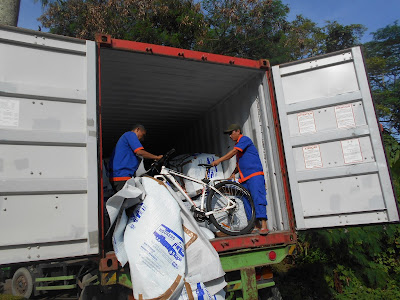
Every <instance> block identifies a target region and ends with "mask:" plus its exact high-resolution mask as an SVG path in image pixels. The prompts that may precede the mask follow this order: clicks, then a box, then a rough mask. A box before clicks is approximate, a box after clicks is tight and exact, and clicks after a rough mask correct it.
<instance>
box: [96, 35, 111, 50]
mask: <svg viewBox="0 0 400 300" xmlns="http://www.w3.org/2000/svg"><path fill="white" fill-rule="evenodd" d="M95 40H96V42H97V43H98V44H99V45H100V46H106V47H111V35H109V34H100V33H98V34H96V38H95Z"/></svg>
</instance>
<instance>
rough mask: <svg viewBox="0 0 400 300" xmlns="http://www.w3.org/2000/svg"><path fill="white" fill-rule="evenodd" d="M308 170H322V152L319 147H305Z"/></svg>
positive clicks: (304, 152) (304, 153)
mask: <svg viewBox="0 0 400 300" xmlns="http://www.w3.org/2000/svg"><path fill="white" fill-rule="evenodd" d="M303 155H304V162H305V165H306V169H314V168H322V158H321V151H320V150H319V145H312V146H306V147H303Z"/></svg>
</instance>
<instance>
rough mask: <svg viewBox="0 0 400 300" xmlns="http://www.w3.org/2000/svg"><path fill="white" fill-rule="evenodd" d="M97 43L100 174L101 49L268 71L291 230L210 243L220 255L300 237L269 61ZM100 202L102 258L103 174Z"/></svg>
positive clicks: (102, 38)
mask: <svg viewBox="0 0 400 300" xmlns="http://www.w3.org/2000/svg"><path fill="white" fill-rule="evenodd" d="M95 41H96V43H97V46H98V47H97V49H98V53H97V55H98V89H99V98H98V99H99V147H100V149H99V155H100V159H99V161H100V174H102V169H103V165H102V163H101V162H102V160H103V152H102V127H101V59H100V52H101V51H100V50H101V48H102V47H105V48H112V49H116V50H127V51H134V52H143V53H149V54H156V55H164V56H169V57H180V58H182V59H191V60H197V61H204V62H211V63H218V64H224V65H234V66H239V67H247V68H254V69H265V70H266V76H267V80H268V86H269V93H270V97H271V105H272V112H273V116H274V120H275V132H276V134H277V141H278V145H277V146H278V149H279V158H280V159H279V162H280V166H281V171H282V179H283V185H284V190H285V199H286V206H287V210H288V217H289V227H290V231H285V232H276V233H270V234H269V235H267V236H261V235H244V236H236V237H232V236H229V237H226V238H218V239H215V240H212V241H211V244H212V245H213V247H214V248H215V250H217V252H227V251H233V250H240V249H244V248H246V249H248V248H258V247H265V246H270V245H271V246H272V245H287V244H294V243H296V240H297V236H296V232H295V226H294V219H293V217H294V216H293V209H292V205H291V199H290V192H289V187H288V181H287V175H286V174H287V172H286V165H285V158H284V155H283V145H282V142H281V140H280V139H281V133H280V129H279V121H278V111H277V108H276V105H275V96H274V95H275V94H274V89H273V87H272V74H271V70H270V63H269V61H268V60H266V59H260V60H252V59H245V58H238V57H231V56H225V55H219V54H212V53H206V52H199V51H193V50H186V49H180V48H174V47H167V46H159V45H154V44H147V43H140V42H133V41H126V40H119V39H113V38H111V36H110V35H104V34H98V35H96V38H95ZM100 197H101V198H100V199H101V201H100V202H101V209H100V211H101V248H102V249H101V257H103V258H104V257H105V252H104V234H105V233H104V221H103V220H104V197H103V178H102V176H101V175H100Z"/></svg>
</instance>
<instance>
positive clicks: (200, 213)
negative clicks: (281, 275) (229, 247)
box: [148, 149, 256, 235]
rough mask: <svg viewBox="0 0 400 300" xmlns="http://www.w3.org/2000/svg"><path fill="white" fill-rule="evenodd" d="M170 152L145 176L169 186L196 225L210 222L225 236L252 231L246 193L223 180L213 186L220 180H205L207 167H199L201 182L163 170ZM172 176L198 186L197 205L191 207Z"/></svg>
mask: <svg viewBox="0 0 400 300" xmlns="http://www.w3.org/2000/svg"><path fill="white" fill-rule="evenodd" d="M173 152H175V149H172V150H170V151H169V152H168V153H166V154H165V155H164V156H163V158H162V159H160V160H159V161H157V162H154V163H153V164H152V166H151V167H150V170H149V171H148V174H149V175H151V176H154V177H155V178H157V179H159V180H161V181H163V182H168V183H169V184H170V185H173V186H174V187H175V188H176V190H177V191H179V192H180V193H181V194H182V195H183V196H184V198H185V199H186V200H187V201H189V203H191V204H192V207H191V211H192V212H193V216H194V218H195V219H196V220H197V221H199V222H203V221H207V220H210V221H211V222H212V223H213V224H214V226H215V227H216V228H217V229H219V230H220V231H222V232H224V233H226V234H228V235H241V234H246V233H248V232H250V231H251V230H252V229H253V228H254V225H255V220H256V215H255V209H254V203H253V199H252V198H251V195H250V193H249V191H248V190H247V189H245V188H244V187H243V186H242V185H241V184H239V183H236V182H233V181H229V180H224V181H222V182H219V183H217V181H221V180H220V179H217V180H213V179H209V178H208V173H209V172H208V171H209V169H210V168H212V166H211V165H209V164H199V166H203V167H205V177H204V178H203V179H202V180H199V179H196V178H193V177H190V176H187V175H185V174H182V173H180V172H177V171H175V170H172V169H169V168H167V167H165V164H166V163H167V161H168V160H169V158H170V156H171V154H172V153H173ZM174 176H176V177H181V178H183V179H187V180H190V181H193V182H196V183H198V184H201V185H202V191H201V195H200V205H196V204H195V202H194V201H193V199H192V198H190V197H189V195H188V194H187V193H186V192H185V190H184V189H183V187H182V186H181V185H180V184H179V183H178V181H177V180H176V179H175V177H174ZM243 216H244V217H243Z"/></svg>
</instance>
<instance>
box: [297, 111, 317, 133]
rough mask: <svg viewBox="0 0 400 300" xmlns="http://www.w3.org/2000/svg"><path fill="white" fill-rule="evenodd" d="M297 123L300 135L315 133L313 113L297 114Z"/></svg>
mask: <svg viewBox="0 0 400 300" xmlns="http://www.w3.org/2000/svg"><path fill="white" fill-rule="evenodd" d="M297 122H298V123H299V132H300V134H304V133H313V132H316V131H317V129H316V127H315V119H314V112H313V111H306V112H302V113H298V114H297Z"/></svg>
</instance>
